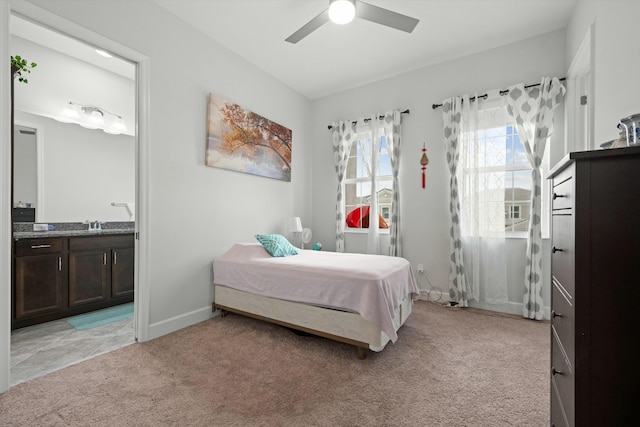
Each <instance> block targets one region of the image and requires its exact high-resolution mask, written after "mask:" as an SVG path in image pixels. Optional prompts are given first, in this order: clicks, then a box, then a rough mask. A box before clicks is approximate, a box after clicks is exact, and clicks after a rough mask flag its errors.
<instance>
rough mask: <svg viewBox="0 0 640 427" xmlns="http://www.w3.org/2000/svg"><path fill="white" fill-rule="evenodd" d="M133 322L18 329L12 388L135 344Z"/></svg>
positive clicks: (52, 324) (56, 323)
mask: <svg viewBox="0 0 640 427" xmlns="http://www.w3.org/2000/svg"><path fill="white" fill-rule="evenodd" d="M134 341H135V340H134V334H133V319H124V320H120V321H119V322H115V323H110V324H108V325H103V326H99V327H96V328H93V329H87V330H84V331H79V330H77V329H75V328H74V327H73V326H71V325H70V324H69V323H68V322H67V319H60V320H55V321H53V322H48V323H43V324H40V325H34V326H28V327H26V328H21V329H17V330H15V331H13V332H12V334H11V359H10V360H11V361H10V364H11V378H10V381H11V385H16V384H20V383H22V382H25V381H29V380H31V379H34V378H37V377H39V376H42V375H46V374H48V373H51V372H53V371H57V370H58V369H62V368H64V367H66V366H69V365H73V364H75V363H78V362H81V361H83V360H86V359H89V358H91V357H95V356H97V355H99V354H103V353H107V352H109V351H112V350H115V349H117V348H120V347H123V346H125V345H129V344H132V343H133V342H134Z"/></svg>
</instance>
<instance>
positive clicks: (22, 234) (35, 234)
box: [13, 228, 135, 240]
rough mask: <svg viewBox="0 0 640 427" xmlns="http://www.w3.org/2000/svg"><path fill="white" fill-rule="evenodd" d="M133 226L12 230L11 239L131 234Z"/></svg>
mask: <svg viewBox="0 0 640 427" xmlns="http://www.w3.org/2000/svg"><path fill="white" fill-rule="evenodd" d="M134 231H135V230H134V229H133V228H113V229H107V230H97V231H96V230H91V231H89V230H53V231H14V232H13V239H14V240H19V239H33V238H36V239H41V238H47V237H78V236H108V235H122V234H133V233H134Z"/></svg>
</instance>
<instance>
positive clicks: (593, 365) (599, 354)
mask: <svg viewBox="0 0 640 427" xmlns="http://www.w3.org/2000/svg"><path fill="white" fill-rule="evenodd" d="M549 178H550V179H552V182H553V200H552V220H551V236H552V244H551V248H552V249H551V252H552V254H551V286H552V291H551V369H550V372H551V373H550V376H551V425H552V426H556V427H560V426H630V425H640V352H639V351H638V350H636V348H638V345H639V343H640V147H630V148H620V149H610V150H598V151H585V152H575V153H570V154H568V155H567V156H566V157H565V158H564V159H563V160H562V161H561V162H559V163H558V165H557V166H555V167H554V168H553V169H552V171H551V173H550V174H549Z"/></svg>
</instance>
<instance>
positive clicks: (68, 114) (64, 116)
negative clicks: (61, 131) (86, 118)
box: [56, 104, 80, 123]
mask: <svg viewBox="0 0 640 427" xmlns="http://www.w3.org/2000/svg"><path fill="white" fill-rule="evenodd" d="M56 120H57V121H59V122H62V123H78V121H79V120H80V114H79V113H78V109H77V108H76V106H75V105H73V104H67V106H66V107H65V108H64V110H62V112H61V113H60V114H59V115H58V117H56Z"/></svg>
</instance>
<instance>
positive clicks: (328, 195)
mask: <svg viewBox="0 0 640 427" xmlns="http://www.w3.org/2000/svg"><path fill="white" fill-rule="evenodd" d="M564 46H565V35H564V31H557V32H553V33H549V34H545V35H542V36H539V37H535V38H531V39H527V40H523V41H521V42H518V43H513V44H509V45H506V46H502V47H499V48H496V49H491V50H488V51H486V52H482V53H479V54H474V55H470V56H466V57H464V58H460V59H456V60H452V61H449V62H446V63H442V64H439V65H435V66H431V67H428V68H423V69H420V70H416V71H412V72H409V73H406V74H403V75H400V76H397V77H393V78H389V79H386V80H384V81H381V82H378V83H374V84H370V85H367V86H364V87H361V88H357V89H353V90H349V91H346V92H343V93H340V94H336V95H333V96H329V97H326V98H323V99H321V100H318V101H316V102H314V106H313V121H312V125H313V129H314V140H315V143H314V145H313V158H314V168H313V212H314V216H313V232H314V241H321V242H322V243H323V245H324V246H325V247H326V248H327V249H328V250H335V238H334V236H335V221H334V218H335V194H336V186H337V178H336V176H335V169H334V166H333V156H332V149H331V137H330V133H329V131H328V130H327V125H328V124H330V123H332V122H334V121H337V120H343V119H357V118H359V117H366V116H369V115H370V114H372V113H381V112H385V111H388V110H391V109H394V108H399V109H402V110H404V109H407V108H408V109H410V110H411V113H410V114H409V115H405V116H403V146H402V156H401V169H400V187H401V190H402V193H401V199H402V200H401V215H402V217H403V221H404V225H403V238H404V247H403V255H404V257H405V258H407V259H408V260H409V261H410V262H411V264H412V265H413V266H414V268H415V267H416V265H417V264H418V263H421V264H424V267H425V272H426V273H427V275H428V276H429V279H430V282H431V284H432V285H433V286H434V287H435V288H437V289H438V290H440V291H442V292H444V293H445V294H447V295H448V289H449V284H448V283H449V280H448V276H449V238H448V236H449V227H450V222H449V207H448V206H449V193H448V188H449V172H448V170H447V166H446V158H445V150H444V143H443V136H442V111H441V110H440V109H437V110H433V109H432V108H431V105H432V104H434V103H441V102H442V100H443V99H445V98H448V97H450V96H453V95H461V94H464V93H474V92H477V93H478V94H483V93H485V92H486V91H488V90H492V89H503V88H506V87H508V86H510V85H513V84H516V83H519V82H523V83H526V84H528V83H537V82H539V81H540V79H541V77H542V76H545V75H548V76H557V77H563V76H564V72H565V51H564ZM556 117H558V118H559V119H561V118H562V113H559V114H556ZM557 125H559V126H558V128H557V129H560V132H558V133H557V134H556V135H555V138H554V140H553V141H552V144H554V145H557V146H559V147H562V145H563V144H562V140H561V138H562V134H563V132H562V123H557ZM423 142H426V148H427V155H428V157H429V160H430V163H429V165H428V166H427V177H426V179H427V184H426V188H425V189H424V190H423V189H422V188H421V182H420V172H421V171H420V163H419V160H420V156H421V154H422V153H421V148H422V144H423ZM557 150H558V149H557V148H555V147H554V149H553V150H552V151H553V152H554V155H553V156H552V157H559V156H560V153H555V152H556V151H557ZM358 240H360V236H355V235H351V234H349V235H347V238H346V242H345V247H346V250H347V251H352V250H354V248H357V247H358V246H359V245H360V244H361V242H359V241H358ZM508 244H509V245H510V246H509V253H510V254H512V255H513V256H514V258H518V259H521V260H522V264H521V265H520V264H518V263H510V271H508V274H509V277H510V278H511V277H513V278H514V279H513V280H512V282H513V283H512V285H511V286H512V288H511V289H510V292H509V294H510V300H511V301H513V302H514V303H515V304H514V305H515V307H511V308H509V307H504V308H503V309H504V310H507V311H509V310H510V311H514V312H518V313H520V312H521V310H520V308H519V306H517V304H521V303H522V295H523V288H524V258H525V252H524V244H523V243H522V241H521V239H518V240H513V241H512V240H509V241H508ZM519 252H520V253H521V255H522V256H521V257H518V256H516V254H518V253H519ZM517 277H521V279H515V278H517ZM546 288H547V290H546V291H545V294H548V285H547V287H546ZM546 301H547V305H548V296H547V298H546Z"/></svg>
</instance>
